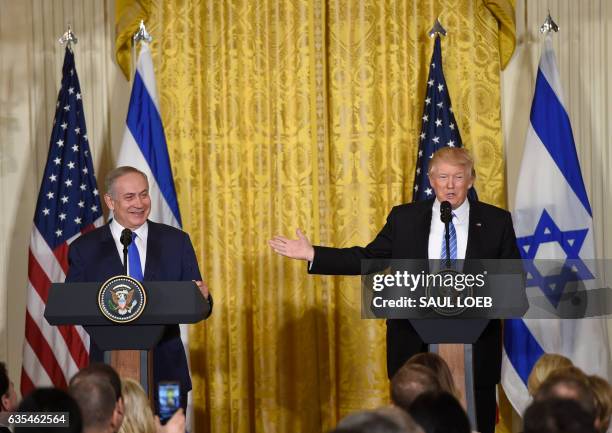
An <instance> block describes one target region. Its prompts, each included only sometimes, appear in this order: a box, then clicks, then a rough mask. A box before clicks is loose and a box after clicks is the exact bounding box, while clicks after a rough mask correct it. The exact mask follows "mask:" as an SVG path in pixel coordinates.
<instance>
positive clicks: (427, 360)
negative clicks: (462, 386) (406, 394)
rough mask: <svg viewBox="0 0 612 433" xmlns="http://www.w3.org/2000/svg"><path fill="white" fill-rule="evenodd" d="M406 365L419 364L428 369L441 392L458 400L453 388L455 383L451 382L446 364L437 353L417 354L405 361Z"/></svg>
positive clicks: (450, 375) (457, 394)
mask: <svg viewBox="0 0 612 433" xmlns="http://www.w3.org/2000/svg"><path fill="white" fill-rule="evenodd" d="M406 364H419V365H424V366H425V367H427V368H429V369H430V370H431V371H433V372H434V374H435V375H436V377H437V378H438V381H439V382H440V386H441V390H442V391H446V392H448V393H449V394H451V395H452V396H453V397H455V398H457V399H459V393H458V392H457V388H456V387H455V381H454V380H453V376H452V374H451V371H450V368H448V364H447V363H446V361H445V360H444V358H442V357H441V356H440V355H438V354H437V353H431V352H423V353H417V354H416V355H414V356H412V357H411V358H410V359H409V360H408V361H406Z"/></svg>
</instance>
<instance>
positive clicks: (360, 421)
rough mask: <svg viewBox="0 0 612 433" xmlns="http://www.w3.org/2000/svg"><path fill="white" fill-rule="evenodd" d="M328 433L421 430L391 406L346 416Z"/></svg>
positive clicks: (413, 432)
mask: <svg viewBox="0 0 612 433" xmlns="http://www.w3.org/2000/svg"><path fill="white" fill-rule="evenodd" d="M330 433H423V430H422V429H421V428H420V427H419V426H418V425H417V424H416V423H415V422H414V421H413V420H412V418H410V416H409V415H408V414H407V413H406V412H405V411H403V410H402V409H400V408H397V407H392V406H391V407H384V408H380V409H377V410H364V411H359V412H354V413H352V414H350V415H347V416H346V417H345V418H343V419H342V420H341V421H340V422H339V423H338V425H337V426H336V428H335V429H334V430H332V431H331V432H330Z"/></svg>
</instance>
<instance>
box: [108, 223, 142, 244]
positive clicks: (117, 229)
mask: <svg viewBox="0 0 612 433" xmlns="http://www.w3.org/2000/svg"><path fill="white" fill-rule="evenodd" d="M110 230H111V233H112V235H113V237H114V238H117V239H119V238H121V233H122V232H123V230H125V227H123V226H122V225H121V224H119V223H118V222H117V220H116V219H115V218H113V219H112V220H111V222H110ZM132 231H133V232H135V233H136V236H138V237H139V238H140V239H146V237H147V235H148V233H149V222H148V221H145V223H144V224H143V225H141V226H140V227H138V228H137V229H136V230H132Z"/></svg>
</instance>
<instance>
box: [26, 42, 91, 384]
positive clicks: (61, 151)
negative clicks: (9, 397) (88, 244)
mask: <svg viewBox="0 0 612 433" xmlns="http://www.w3.org/2000/svg"><path fill="white" fill-rule="evenodd" d="M102 223H103V216H102V207H101V205H100V197H99V194H98V189H97V185H96V178H95V176H94V170H93V164H92V158H91V152H90V150H89V143H88V140H87V129H86V127H85V116H84V114H83V100H82V96H81V87H80V85H79V78H78V76H77V72H76V67H75V63H74V54H73V53H72V51H71V50H70V49H69V48H66V54H65V56H64V66H63V68H62V84H61V87H60V90H59V95H58V97H57V104H56V109H55V119H54V121H53V130H52V132H51V142H50V146H49V154H48V156H47V163H46V165H45V171H44V175H43V179H42V182H41V186H40V192H39V194H38V201H37V203H36V213H35V214H34V225H33V227H32V235H31V238H30V250H29V259H28V280H29V284H28V303H27V311H26V326H25V342H24V347H23V368H22V372H21V393H22V395H27V394H28V393H29V392H30V391H31V390H32V389H33V388H35V387H40V386H56V387H62V388H65V387H66V386H67V382H68V381H69V379H70V377H72V375H73V374H74V373H76V372H77V371H78V370H79V369H81V368H83V367H84V366H86V365H87V362H88V350H89V336H88V335H87V333H86V332H85V331H84V330H83V329H82V328H81V327H75V326H58V327H55V326H51V325H49V323H48V322H47V321H46V320H45V318H44V317H43V314H44V310H45V304H46V301H47V297H48V295H49V288H50V286H51V283H57V282H63V281H64V279H65V278H66V272H67V271H68V245H69V244H70V243H71V242H72V241H73V240H74V239H76V238H77V237H79V236H80V235H81V234H82V233H85V232H86V231H88V230H91V229H93V228H94V227H97V226H100V225H101V224H102Z"/></svg>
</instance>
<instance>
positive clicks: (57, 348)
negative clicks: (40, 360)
mask: <svg viewBox="0 0 612 433" xmlns="http://www.w3.org/2000/svg"><path fill="white" fill-rule="evenodd" d="M30 289H33V288H32V287H30ZM30 293H32V296H28V304H27V307H28V313H29V314H30V316H31V317H32V319H34V320H35V322H36V323H37V326H38V329H39V331H40V333H41V334H42V335H43V336H44V337H45V339H46V341H47V342H48V343H49V344H50V346H49V347H50V348H51V351H52V352H53V354H54V356H55V359H57V360H58V363H59V365H60V367H61V368H62V371H63V374H64V377H71V376H72V375H73V374H75V373H76V372H77V371H78V370H79V368H78V366H77V363H76V362H75V359H74V358H75V357H74V356H73V353H75V354H77V355H76V356H78V352H77V351H78V350H83V351H85V352H86V350H85V348H84V347H83V342H82V341H81V339H80V337H79V335H78V334H77V333H76V331H71V329H70V328H71V327H69V326H51V325H49V322H47V320H46V319H45V317H44V314H45V303H44V302H43V300H42V299H41V298H39V297H38V296H35V293H37V292H30ZM84 365H86V363H85V364H84ZM84 365H81V367H83V366H84Z"/></svg>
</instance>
